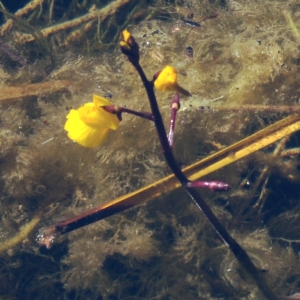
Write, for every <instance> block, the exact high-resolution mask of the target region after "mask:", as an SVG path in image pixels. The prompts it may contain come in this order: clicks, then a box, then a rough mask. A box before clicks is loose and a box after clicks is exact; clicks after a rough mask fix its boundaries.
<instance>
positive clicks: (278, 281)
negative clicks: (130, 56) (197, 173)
mask: <svg viewBox="0 0 300 300" xmlns="http://www.w3.org/2000/svg"><path fill="white" fill-rule="evenodd" d="M2 4H3V6H1V10H4V11H6V10H9V8H7V7H6V6H5V3H4V2H3V3H2ZM9 13H14V15H15V16H16V18H18V19H20V20H22V22H21V21H20V22H19V21H15V20H13V21H9V15H8V14H4V15H3V16H2V25H1V28H0V30H1V35H2V37H1V43H0V87H1V89H3V90H4V89H8V88H11V89H12V90H14V91H15V92H16V96H13V97H10V96H9V94H7V97H3V98H2V97H1V100H0V101H1V102H0V110H1V113H0V126H1V130H0V166H1V168H0V170H1V177H0V190H1V191H2V192H1V194H0V197H1V198H0V240H1V242H0V250H1V253H0V255H1V256H0V299H30V300H31V299H58V300H60V299H61V300H62V299H105V300H112V299H131V300H133V299H136V300H137V299H163V300H166V299H188V300H190V299H191V300H193V299H195V300H196V299H263V298H262V296H261V295H260V294H259V292H258V291H257V289H256V288H255V286H254V285H252V284H251V281H249V280H248V279H247V278H246V276H245V274H244V272H243V270H241V269H240V268H239V266H238V264H237V262H236V260H235V259H234V257H232V256H231V254H230V253H229V252H228V250H227V248H226V247H225V246H224V245H223V244H222V242H221V241H220V240H219V238H218V236H217V235H216V234H215V233H214V231H213V230H212V228H211V226H210V225H209V224H207V222H206V219H205V218H204V217H203V215H202V214H201V213H199V211H198V210H197V209H196V208H195V207H194V205H193V204H192V203H191V202H190V200H189V199H188V198H187V196H186V195H185V194H184V193H183V192H182V191H181V190H176V191H174V192H171V193H169V194H168V195H165V196H163V197H160V198H159V199H156V200H153V201H151V202H149V203H148V204H146V205H143V206H141V207H136V208H134V209H132V210H130V211H127V212H125V213H122V214H120V215H115V216H113V217H111V218H108V219H106V220H103V221H100V222H97V223H95V224H92V225H90V226H88V227H85V228H82V229H80V230H78V231H74V232H72V233H70V234H68V235H67V236H62V237H60V238H59V239H58V240H57V241H56V243H55V244H54V245H53V247H52V248H51V249H50V250H47V249H45V248H43V247H41V248H40V247H39V246H38V244H37V243H36V241H35V238H36V232H37V230H38V228H39V227H42V226H45V225H49V224H52V223H55V222H58V221H59V220H63V219H64V218H66V217H71V216H72V215H75V214H77V213H80V212H84V211H86V210H88V209H90V208H91V207H95V206H97V205H100V204H102V203H105V202H107V201H109V200H112V199H114V198H115V197H117V196H120V195H124V194H125V193H128V192H131V191H134V190H136V189H137V188H140V187H142V186H144V185H147V184H150V183H152V182H154V181H155V180H158V179H160V178H162V177H163V176H165V175H167V174H169V169H168V168H167V167H166V165H165V162H164V159H163V156H162V154H161V149H160V147H159V142H158V140H157V137H156V133H155V129H154V127H153V126H152V124H151V123H150V122H148V121H146V120H141V119H137V118H135V117H133V116H129V115H126V116H125V117H124V120H123V121H122V126H121V127H120V128H119V130H118V131H116V132H113V133H112V134H110V136H109V138H108V140H107V141H106V142H105V143H104V144H103V145H102V146H101V147H99V148H97V149H95V150H90V149H85V148H82V147H80V146H78V145H77V144H74V143H73V142H72V141H70V140H68V139H67V138H66V133H65V132H64V131H63V125H64V122H65V116H66V115H67V113H68V111H69V110H70V109H71V108H77V107H79V106H80V105H82V104H83V103H85V102H88V101H91V100H92V95H93V94H98V95H101V96H104V97H108V98H111V99H110V101H111V102H113V103H114V104H115V105H122V106H127V107H129V108H132V109H135V110H143V111H149V107H148V103H147V101H146V96H145V92H144V90H143V88H142V84H141V83H140V82H139V81H138V78H137V74H136V73H135V72H134V70H133V68H132V66H131V65H130V64H129V63H128V62H127V61H126V59H125V58H124V56H122V55H121V54H120V53H119V51H118V47H117V44H116V42H117V41H118V38H119V33H120V31H121V30H123V29H124V28H125V27H128V28H129V29H130V31H131V32H132V33H133V35H134V37H135V38H136V40H137V41H138V43H139V45H140V48H141V64H142V65H143V67H144V69H145V72H146V73H147V76H148V78H151V77H152V76H153V74H155V73H157V72H158V71H159V70H161V69H162V68H163V67H164V66H165V65H172V66H173V67H175V68H176V69H177V70H178V77H179V79H180V83H181V85H182V86H184V87H185V88H187V89H188V90H189V91H190V92H191V93H192V97H190V98H182V101H181V104H182V106H181V109H180V110H179V112H178V118H179V120H178V123H177V125H176V136H175V146H174V153H175V156H176V158H178V161H180V164H181V165H182V166H186V165H188V164H190V163H192V162H194V161H196V160H198V159H201V158H203V157H205V156H207V155H209V154H211V153H213V152H215V151H217V150H218V149H221V148H222V147H225V146H228V145H230V144H232V143H234V142H236V141H238V140H240V139H242V138H244V137H246V136H248V135H250V134H252V133H254V132H256V131H257V130H259V129H262V128H264V127H265V126H267V125H269V124H271V123H273V122H275V121H277V120H280V119H281V118H283V117H285V116H287V115H288V114H289V113H288V112H287V111H286V110H285V109H286V107H290V106H293V107H295V109H297V106H298V105H299V84H298V83H299V79H300V78H299V74H300V72H299V65H300V57H299V42H300V41H299V32H300V6H299V3H298V1H296V0H273V1H271V0H269V1H258V0H251V1H245V0H241V1H231V0H227V1H226V0H222V1H221V0H220V1H218V0H216V1H193V0H191V1H188V0H181V1H176V0H175V1H163V0H158V1H151V2H148V1H131V0H123V1H120V0H119V1H118V0H116V1H98V0H89V1H77V0H73V1H63V0H56V1H53V0H33V1H31V2H28V3H27V4H26V5H24V7H23V8H20V10H16V11H10V12H9ZM213 14H218V16H217V17H214V18H206V17H208V16H212V15H213ZM205 18H206V19H205ZM204 19H205V20H204ZM183 20H189V21H192V22H197V23H201V25H202V26H201V27H199V28H198V27H195V28H193V29H192V30H191V31H190V29H191V27H189V26H188V25H187V24H186V23H185V22H183ZM25 23H26V24H27V25H24V24H25ZM33 28H36V31H34V29H33ZM31 30H32V32H30V31H31ZM189 31H190V32H189ZM41 34H42V35H43V38H42V37H41ZM187 34H188V35H187ZM45 42H46V43H47V49H49V51H50V52H47V51H48V50H47V51H46V50H45V49H46V48H45V44H44V43H45ZM2 43H3V44H4V45H5V46H4V47H1V44H2ZM43 45H44V46H43ZM5 47H6V48H5ZM188 47H189V48H188ZM190 48H192V50H193V52H192V54H191V50H190ZM5 49H6V50H5ZM7 49H8V50H7ZM50 53H51V57H53V63H51V60H50V59H49V55H50ZM48 81H50V82H52V81H53V82H54V81H55V82H56V84H57V85H53V88H52V89H48V90H47V91H46V89H45V90H43V89H41V88H39V84H41V83H44V82H48ZM33 83H34V84H36V85H34V86H32V85H31V84H33ZM29 87H30V88H29ZM33 89H34V91H33ZM172 96H173V95H172V94H171V93H170V94H165V93H159V92H157V98H158V101H159V104H160V107H161V112H162V115H163V117H164V118H165V120H166V122H167V121H168V120H169V113H170V112H169V104H170V101H171V99H172ZM250 106H251V107H252V109H250V108H249V107H250ZM266 108H268V109H267V111H266ZM166 124H167V123H166ZM299 143H300V140H299V134H298V133H296V134H294V135H292V136H290V137H287V138H286V139H285V140H284V141H281V143H280V144H279V143H278V144H277V145H273V146H272V147H269V148H267V149H264V150H262V151H260V152H258V153H256V154H254V155H251V156H249V157H248V158H246V159H243V160H242V161H239V162H237V163H235V164H233V165H231V166H228V167H226V168H225V169H222V170H220V171H218V172H217V173H214V174H211V175H209V178H210V179H218V180H222V181H225V182H227V183H229V184H230V186H231V190H230V191H229V192H226V193H225V192H222V193H212V192H210V191H204V192H203V196H204V197H205V199H209V201H208V202H209V205H210V206H211V207H212V208H213V210H214V212H215V213H216V214H217V216H218V218H220V220H221V222H222V223H223V224H224V225H225V226H226V228H227V229H228V230H229V231H230V232H231V234H232V235H233V236H234V238H235V239H237V241H238V242H239V243H241V245H242V246H243V247H244V248H245V249H246V250H247V251H248V253H249V255H250V257H251V258H252V259H253V262H254V263H255V264H256V265H257V267H259V268H261V270H262V272H265V273H266V277H267V280H268V283H269V285H270V287H271V288H272V289H273V290H274V292H275V293H276V294H277V295H278V296H280V297H282V298H283V299H287V297H288V296H291V295H295V294H296V293H299V292H300V291H299V284H300V274H299V269H300V260H299V249H300V248H299V245H300V237H299V226H298V220H299V209H300V208H299V192H298V191H299V183H300V176H299V153H300V149H299V148H298V147H299ZM24 232H25V233H26V234H23V233H24ZM22 234H23V235H22ZM16 237H17V238H16ZM295 297H296V296H295ZM290 299H293V298H290Z"/></svg>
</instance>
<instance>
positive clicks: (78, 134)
mask: <svg viewBox="0 0 300 300" xmlns="http://www.w3.org/2000/svg"><path fill="white" fill-rule="evenodd" d="M67 119H68V120H67V122H66V124H65V130H66V131H68V137H69V138H70V139H71V140H74V141H75V142H77V143H78V144H80V145H82V146H84V147H88V148H94V147H97V146H99V145H100V144H101V143H103V142H104V140H105V139H106V137H107V134H108V132H109V128H107V127H102V126H100V127H98V128H97V127H94V126H93V127H91V126H89V125H87V124H86V123H85V122H84V121H82V119H81V118H80V114H79V111H77V110H74V109H72V110H71V111H70V113H69V114H68V115H67Z"/></svg>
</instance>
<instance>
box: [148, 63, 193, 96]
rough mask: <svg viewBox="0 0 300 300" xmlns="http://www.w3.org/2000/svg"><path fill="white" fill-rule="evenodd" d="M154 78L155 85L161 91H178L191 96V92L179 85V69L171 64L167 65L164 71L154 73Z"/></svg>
mask: <svg viewBox="0 0 300 300" xmlns="http://www.w3.org/2000/svg"><path fill="white" fill-rule="evenodd" d="M154 80H155V81H154V86H155V88H156V89H158V90H159V91H162V92H164V91H176V92H179V93H181V94H183V95H185V96H191V94H190V92H188V91H187V90H185V89H184V88H183V87H181V86H180V85H178V83H177V71H176V70H175V69H174V68H173V67H171V66H166V67H165V68H164V69H163V70H162V71H160V72H159V73H158V74H156V75H154Z"/></svg>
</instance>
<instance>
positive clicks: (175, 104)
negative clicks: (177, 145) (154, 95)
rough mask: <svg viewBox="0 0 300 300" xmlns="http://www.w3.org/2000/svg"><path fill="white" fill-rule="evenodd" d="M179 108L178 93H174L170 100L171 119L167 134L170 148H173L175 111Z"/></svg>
mask: <svg viewBox="0 0 300 300" xmlns="http://www.w3.org/2000/svg"><path fill="white" fill-rule="evenodd" d="M179 108H180V101H179V94H178V93H176V94H175V95H174V98H173V100H172V102H171V120H170V130H169V134H168V140H169V145H170V147H171V148H173V144H174V132H175V122H176V116H177V111H178V110H179Z"/></svg>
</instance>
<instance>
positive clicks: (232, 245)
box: [38, 30, 277, 300]
mask: <svg viewBox="0 0 300 300" xmlns="http://www.w3.org/2000/svg"><path fill="white" fill-rule="evenodd" d="M121 38H122V40H121V43H120V47H121V51H122V52H123V54H125V55H126V56H127V58H128V60H129V61H130V62H131V64H132V65H133V66H134V68H135V69H136V71H137V72H138V74H139V76H140V78H141V80H142V82H143V84H144V87H145V90H146V92H147V95H148V99H149V103H150V107H151V113H143V112H135V111H131V110H129V109H126V108H122V107H121V108H120V107H115V106H114V105H112V104H111V103H110V102H109V101H108V100H105V99H104V100H103V99H102V98H100V97H97V96H94V103H88V104H85V105H84V106H83V107H81V108H79V110H78V111H75V110H72V111H71V112H70V114H69V115H68V117H67V118H68V121H67V123H66V125H65V129H66V130H67V131H68V133H69V137H70V138H71V139H74V140H75V141H76V142H78V143H79V144H81V145H83V146H86V147H95V146H97V145H99V144H100V143H101V142H102V141H104V139H105V137H106V136H107V133H108V131H109V129H116V128H117V127H118V125H119V120H121V113H122V112H127V113H131V114H134V115H137V116H140V117H143V118H146V119H148V120H152V121H153V122H154V124H155V127H156V130H157V134H158V137H159V140H160V144H161V147H162V150H163V154H164V156H165V159H166V161H167V163H168V165H169V167H170V169H171V170H172V172H173V173H174V175H175V176H176V178H177V179H178V180H179V182H180V183H181V185H182V187H184V188H185V190H186V192H187V193H188V195H189V196H190V198H191V199H192V201H193V202H194V203H195V204H196V206H197V207H198V208H199V210H201V211H202V212H203V213H204V215H205V216H206V217H207V219H208V220H209V222H210V223H211V225H212V226H213V228H214V229H215V231H216V233H217V234H218V235H219V237H220V238H221V240H222V241H223V242H224V244H225V245H227V246H228V247H229V249H230V250H231V252H232V253H233V254H234V256H235V257H236V259H237V261H238V262H239V263H240V264H241V265H242V266H243V267H244V269H245V270H246V271H247V272H248V274H249V275H250V276H251V277H252V279H253V281H254V282H255V283H256V285H257V287H258V288H259V289H260V291H261V292H262V293H263V294H264V296H265V297H266V298H267V299H271V300H272V299H277V297H276V295H275V294H274V293H273V292H272V290H271V289H270V288H269V287H268V285H267V283H266V281H265V278H264V274H263V272H261V270H259V269H258V268H257V267H256V266H255V264H254V263H253V261H252V260H251V258H250V257H249V256H248V254H247V252H246V251H245V250H244V249H243V248H242V247H241V246H240V245H239V244H238V243H237V241H236V240H235V239H234V238H233V237H232V236H231V235H230V234H229V233H228V231H227V230H226V229H225V227H224V226H223V225H222V224H221V223H220V221H219V219H218V218H217V217H216V215H215V214H214V213H213V211H212V210H211V208H210V207H209V206H208V205H207V204H206V202H205V201H204V199H203V198H202V197H201V196H200V194H199V193H198V191H197V190H196V189H195V187H208V188H209V189H211V190H228V188H229V187H228V184H226V183H223V182H219V181H211V182H209V181H205V182H199V181H191V180H189V179H188V178H187V177H186V175H185V174H184V173H183V172H182V170H181V168H180V167H179V165H178V163H177V162H176V160H175V158H174V155H173V152H172V145H173V138H174V126H175V121H176V112H177V110H178V109H179V108H180V101H179V94H178V93H176V94H175V96H174V98H173V101H172V104H171V111H172V114H171V125H170V132H169V136H167V134H166V130H165V127H164V123H163V120H162V117H161V114H160V110H159V107H158V104H157V100H156V96H155V93H154V87H156V88H157V89H158V90H162V91H164V90H175V91H179V92H182V93H183V94H185V95H190V94H189V92H187V91H186V90H184V89H183V88H181V87H180V86H179V85H178V84H177V75H176V70H175V69H174V68H172V67H170V66H167V67H166V68H165V69H163V71H161V72H160V73H159V74H158V75H156V76H154V77H153V79H152V80H151V81H149V80H148V79H147V77H146V75H145V73H144V71H143V69H142V67H141V65H140V63H139V58H140V53H139V45H138V44H137V42H136V41H135V39H134V38H133V36H132V35H131V33H130V32H129V31H127V30H125V31H123V33H122V35H121ZM156 81H157V82H156ZM97 134H99V136H97ZM93 140H94V141H93ZM118 204H119V203H116V205H115V206H114V207H111V209H110V210H109V211H103V210H102V208H103V207H101V208H100V209H94V210H92V211H89V212H86V213H83V214H81V215H79V216H75V217H73V218H71V219H69V220H66V221H63V222H61V223H59V224H56V225H54V226H49V227H47V228H44V229H42V230H41V231H40V233H39V235H38V241H39V243H40V244H43V245H45V246H46V247H50V246H51V243H52V242H53V240H54V238H55V236H56V235H58V234H59V233H61V234H63V233H66V232H70V231H72V230H75V229H78V228H80V227H82V226H85V225H87V224H90V223H93V222H95V221H97V220H99V219H103V218H105V217H107V216H109V215H112V214H114V213H117V212H120V211H123V210H124V209H127V208H130V207H132V206H134V203H131V205H128V206H126V207H123V206H122V203H121V204H120V205H118ZM104 208H105V206H104Z"/></svg>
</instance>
